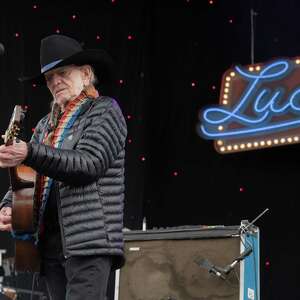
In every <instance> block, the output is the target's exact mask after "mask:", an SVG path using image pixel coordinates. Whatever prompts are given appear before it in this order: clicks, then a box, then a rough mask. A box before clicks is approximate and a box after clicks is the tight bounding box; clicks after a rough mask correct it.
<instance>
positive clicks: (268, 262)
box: [265, 260, 271, 268]
mask: <svg viewBox="0 0 300 300" xmlns="http://www.w3.org/2000/svg"><path fill="white" fill-rule="evenodd" d="M265 265H266V267H267V268H268V267H270V265H271V263H270V261H268V260H267V261H266V263H265Z"/></svg>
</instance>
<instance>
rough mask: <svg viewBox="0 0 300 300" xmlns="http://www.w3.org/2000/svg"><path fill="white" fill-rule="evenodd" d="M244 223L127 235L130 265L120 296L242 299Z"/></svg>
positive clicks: (133, 299)
mask: <svg viewBox="0 0 300 300" xmlns="http://www.w3.org/2000/svg"><path fill="white" fill-rule="evenodd" d="M238 232H239V227H238V226H231V227H224V226H215V227H214V226H212V227H201V228H200V227H198V228H195V227H189V228H179V229H178V228H177V229H166V230H149V231H133V232H128V233H126V235H125V256H126V264H125V266H124V267H123V268H122V269H121V270H120V271H119V273H118V274H117V278H116V292H115V300H198V299H199V300H204V299H205V300H206V299H207V300H208V299H209V300H220V299H226V300H238V299H240V298H239V294H240V287H239V273H240V270H239V265H237V266H236V267H235V268H234V270H232V272H230V273H229V274H222V273H221V272H219V271H218V270H220V269H222V268H224V267H225V266H227V265H228V264H230V263H232V262H233V261H234V260H235V259H236V258H237V257H239V255H240V251H241V250H240V242H241V239H240V235H239V233H238Z"/></svg>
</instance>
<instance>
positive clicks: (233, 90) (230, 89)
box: [198, 59, 300, 153]
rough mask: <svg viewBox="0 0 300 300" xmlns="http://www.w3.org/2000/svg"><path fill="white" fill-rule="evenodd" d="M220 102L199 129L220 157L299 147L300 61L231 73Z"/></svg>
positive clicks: (203, 116) (206, 111)
mask: <svg viewBox="0 0 300 300" xmlns="http://www.w3.org/2000/svg"><path fill="white" fill-rule="evenodd" d="M219 103H220V104H219V105H217V106H211V107H209V108H206V109H204V110H203V111H202V112H201V114H200V118H201V123H200V124H199V126H198V132H199V134H200V135H201V136H202V137H204V138H206V139H212V140H214V141H215V143H214V144H215V148H216V150H217V151H218V152H220V153H231V152H239V151H246V150H253V149H258V148H266V147H274V146H279V145H286V144H293V143H299V142H300V59H280V60H276V61H272V62H270V63H268V64H265V65H262V64H259V65H252V66H249V67H240V66H235V67H234V68H232V69H229V70H227V71H226V72H225V73H224V75H223V79H222V86H221V93H220V101H219Z"/></svg>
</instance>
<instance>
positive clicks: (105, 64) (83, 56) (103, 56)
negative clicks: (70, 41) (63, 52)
mask: <svg viewBox="0 0 300 300" xmlns="http://www.w3.org/2000/svg"><path fill="white" fill-rule="evenodd" d="M68 65H78V66H80V65H91V66H92V67H93V68H94V70H95V73H96V76H97V78H98V82H99V84H102V83H107V82H112V81H114V80H115V79H116V68H115V64H114V61H113V60H112V58H111V56H110V55H108V54H107V52H106V51H104V50H102V49H88V50H82V51H80V52H77V53H75V54H73V55H71V56H69V57H67V58H65V59H61V60H58V61H56V62H53V63H51V64H49V65H46V66H44V67H43V68H42V70H41V73H40V74H38V75H35V76H28V77H26V76H23V77H20V78H19V80H20V81H21V82H24V83H30V84H37V85H45V84H46V80H45V73H47V72H49V71H51V70H53V69H56V68H59V67H63V66H68Z"/></svg>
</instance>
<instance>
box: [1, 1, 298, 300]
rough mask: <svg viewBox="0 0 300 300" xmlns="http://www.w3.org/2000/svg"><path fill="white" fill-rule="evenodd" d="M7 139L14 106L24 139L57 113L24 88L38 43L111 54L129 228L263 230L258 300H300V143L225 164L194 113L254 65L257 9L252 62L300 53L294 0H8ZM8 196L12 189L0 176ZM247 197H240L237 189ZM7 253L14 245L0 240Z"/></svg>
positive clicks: (38, 93)
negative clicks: (62, 39)
mask: <svg viewBox="0 0 300 300" xmlns="http://www.w3.org/2000/svg"><path fill="white" fill-rule="evenodd" d="M0 6H1V10H0V24H1V27H0V42H2V43H3V44H4V46H5V48H6V52H5V54H4V55H2V56H1V57H0V78H1V80H0V97H1V110H0V130H1V131H2V133H3V132H4V131H5V129H6V127H7V124H8V121H9V117H10V115H11V112H12V109H13V107H14V105H15V104H26V105H28V107H29V110H28V113H27V118H26V122H25V129H26V130H25V131H26V139H27V140H28V139H29V138H30V134H31V130H32V128H34V126H35V124H36V122H37V121H38V119H39V118H40V117H42V116H43V115H45V114H46V113H47V111H48V108H49V102H50V98H51V97H50V94H49V93H48V91H47V90H46V89H45V88H42V87H36V86H34V85H33V86H24V85H22V84H20V82H18V80H17V78H18V77H19V76H20V75H30V74H35V73H38V72H39V46H40V40H41V38H43V37H44V36H46V35H49V34H53V33H56V32H57V33H61V34H66V35H70V36H73V37H75V38H77V39H78V40H80V41H82V42H83V43H84V45H85V47H87V48H104V49H106V50H108V51H109V52H110V53H111V54H112V56H113V57H114V59H115V60H116V62H117V65H118V80H117V81H116V82H115V83H114V85H112V86H106V87H102V89H101V90H102V92H103V94H106V93H109V94H111V95H112V96H113V97H115V98H116V99H117V101H119V103H120V105H121V107H122V109H123V112H124V115H125V116H126V119H127V123H128V130H129V131H128V132H129V133H128V139H127V146H126V149H127V162H126V204H125V212H126V213H125V220H124V221H125V226H126V227H128V228H130V229H139V228H141V226H142V220H143V218H144V217H146V220H147V226H148V228H154V227H168V226H181V225H200V224H201V225H203V224H207V225H217V224H223V225H238V224H239V223H240V221H241V220H243V219H248V220H252V219H254V218H255V217H256V216H257V215H258V214H259V213H260V212H262V211H263V210H264V209H265V208H266V207H268V208H270V211H269V212H268V214H266V215H265V216H264V217H263V218H261V219H259V220H258V221H257V223H256V225H257V226H259V228H260V230H261V281H262V284H261V291H262V299H272V300H275V299H295V296H294V295H299V293H300V289H299V287H300V286H299V284H298V270H299V268H300V263H299V259H298V258H299V254H298V243H299V235H298V220H299V216H298V215H299V201H298V197H299V195H298V194H299V175H300V174H299V173H300V158H299V149H300V148H299V147H300V146H299V145H290V146H284V147H278V148H274V149H266V150H258V151H250V152H247V153H240V154H230V155H223V156H222V155H220V154H218V153H217V152H215V150H214V149H213V146H212V142H211V141H206V140H203V139H201V138H200V137H199V136H198V135H197V133H196V129H195V128H196V125H197V122H198V113H199V110H201V108H203V107H205V106H206V105H208V104H216V103H217V102H218V97H219V89H220V83H221V77H222V74H223V72H224V71H225V70H226V69H228V68H229V67H231V66H232V65H233V64H241V65H247V64H250V63H251V60H250V46H251V39H250V36H251V27H250V10H251V8H253V9H254V10H255V12H256V13H257V15H256V17H255V40H254V41H255V62H264V61H268V60H270V59H272V58H277V57H293V56H298V55H300V26H299V24H298V21H299V9H300V3H299V1H296V0H294V1H293V0H285V1H281V0H272V1H271V0H264V1H243V0H240V1H237V0H236V1H234V0H219V1H218V0H172V1H161V0H152V1H151V0H148V1H147V0H115V1H93V2H92V1H87V0H85V1H83V2H81V4H75V3H74V2H73V1H1V4H0ZM0 178H1V193H2V194H4V193H5V191H6V189H7V184H8V176H7V172H6V170H2V171H1V172H0ZM241 188H242V191H241ZM0 246H1V247H0V248H7V249H8V252H9V254H8V255H10V254H11V252H12V241H11V239H10V238H9V236H8V235H6V234H1V235H0Z"/></svg>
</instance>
